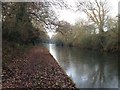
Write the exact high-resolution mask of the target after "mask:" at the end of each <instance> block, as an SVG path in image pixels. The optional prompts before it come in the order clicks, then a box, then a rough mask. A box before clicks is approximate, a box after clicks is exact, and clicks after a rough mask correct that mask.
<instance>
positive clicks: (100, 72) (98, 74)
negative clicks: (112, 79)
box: [90, 63, 105, 88]
mask: <svg viewBox="0 0 120 90" xmlns="http://www.w3.org/2000/svg"><path fill="white" fill-rule="evenodd" d="M90 78H92V79H93V82H92V85H93V86H96V85H95V84H96V83H98V85H97V87H100V88H101V87H104V83H105V75H104V63H99V64H98V68H97V70H96V71H95V72H94V73H93V74H91V76H90Z"/></svg>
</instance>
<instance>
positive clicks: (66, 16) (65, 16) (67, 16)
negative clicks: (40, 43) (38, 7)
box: [59, 0, 120, 24]
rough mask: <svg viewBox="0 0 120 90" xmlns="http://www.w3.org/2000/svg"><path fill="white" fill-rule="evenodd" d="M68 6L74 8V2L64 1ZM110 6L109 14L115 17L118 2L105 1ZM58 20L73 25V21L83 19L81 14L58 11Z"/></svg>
mask: <svg viewBox="0 0 120 90" xmlns="http://www.w3.org/2000/svg"><path fill="white" fill-rule="evenodd" d="M66 1H67V2H68V3H69V4H70V5H72V6H75V2H74V1H76V0H66ZM107 1H108V3H109V6H110V10H111V11H110V14H111V15H112V16H113V17H115V16H117V14H118V2H119V1H120V0H107ZM59 12H60V13H59V20H65V21H67V22H69V23H71V24H75V21H77V20H79V18H85V15H84V14H83V13H78V12H77V13H75V12H73V11H71V10H60V11H59Z"/></svg>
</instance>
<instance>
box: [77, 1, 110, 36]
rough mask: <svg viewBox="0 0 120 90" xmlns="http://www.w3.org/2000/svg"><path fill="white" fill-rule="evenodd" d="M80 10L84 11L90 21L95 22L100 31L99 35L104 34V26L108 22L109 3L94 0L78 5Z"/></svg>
mask: <svg viewBox="0 0 120 90" xmlns="http://www.w3.org/2000/svg"><path fill="white" fill-rule="evenodd" d="M77 7H78V10H82V11H83V12H84V13H85V14H86V15H87V16H88V17H89V19H90V20H91V21H92V22H94V23H95V24H96V26H97V28H98V29H99V33H100V34H102V33H103V32H104V25H105V23H106V22H107V20H108V15H109V7H108V3H107V1H106V0H105V1H102V0H94V1H93V2H92V1H85V2H80V1H78V3H77Z"/></svg>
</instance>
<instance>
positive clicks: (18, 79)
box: [2, 46, 75, 88]
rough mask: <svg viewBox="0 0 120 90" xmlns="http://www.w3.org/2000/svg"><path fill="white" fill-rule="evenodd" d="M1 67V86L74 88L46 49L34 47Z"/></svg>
mask: <svg viewBox="0 0 120 90" xmlns="http://www.w3.org/2000/svg"><path fill="white" fill-rule="evenodd" d="M8 67H9V69H5V70H4V69H3V78H2V79H3V83H2V87H3V88H28V87H29V88H75V85H74V84H73V82H72V81H71V79H70V78H69V77H68V76H67V75H66V74H65V72H64V71H63V70H62V69H61V67H60V66H59V65H58V63H57V62H56V61H55V59H54V58H53V57H52V55H50V53H49V52H48V51H47V49H45V48H43V47H37V46H36V47H34V48H32V49H31V50H29V51H28V52H27V53H26V54H25V57H23V58H21V59H19V60H14V62H13V63H11V64H10V65H9V66H8Z"/></svg>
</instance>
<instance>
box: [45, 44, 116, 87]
mask: <svg viewBox="0 0 120 90" xmlns="http://www.w3.org/2000/svg"><path fill="white" fill-rule="evenodd" d="M44 46H46V47H47V48H48V50H49V52H50V53H51V54H52V55H53V57H54V58H55V59H56V61H57V62H58V63H59V65H60V66H61V67H62V68H63V69H64V71H65V72H66V74H67V75H68V76H69V77H71V79H72V80H73V82H74V83H75V84H76V87H77V88H118V55H117V54H108V53H101V52H96V51H91V50H81V49H79V48H76V47H62V46H56V45H55V44H44Z"/></svg>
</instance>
